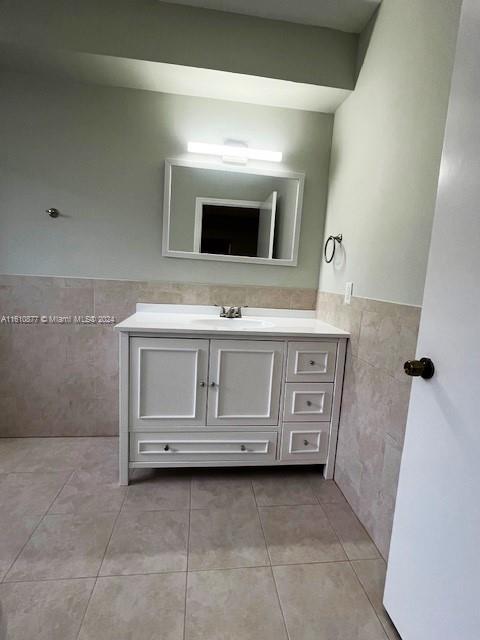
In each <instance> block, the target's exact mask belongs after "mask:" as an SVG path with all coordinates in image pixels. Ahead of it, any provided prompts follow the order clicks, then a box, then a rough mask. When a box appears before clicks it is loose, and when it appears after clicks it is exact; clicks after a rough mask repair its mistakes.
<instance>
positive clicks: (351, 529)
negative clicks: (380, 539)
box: [323, 503, 380, 560]
mask: <svg viewBox="0 0 480 640" xmlns="http://www.w3.org/2000/svg"><path fill="white" fill-rule="evenodd" d="M323 509H324V510H325V512H326V514H327V517H328V519H329V520H330V524H331V525H332V527H333V528H334V529H335V532H336V534H337V536H338V537H339V538H340V542H341V543H342V545H343V548H344V550H345V553H346V554H347V556H348V558H349V559H350V560H364V559H369V558H379V557H380V554H379V553H378V549H377V547H376V546H375V545H374V544H373V542H372V539H371V538H370V536H369V535H368V533H367V532H366V531H365V529H364V528H363V526H362V525H361V523H360V521H359V520H358V518H357V517H356V516H355V514H354V513H353V511H352V510H351V508H350V506H349V505H348V504H346V503H345V504H324V505H323Z"/></svg>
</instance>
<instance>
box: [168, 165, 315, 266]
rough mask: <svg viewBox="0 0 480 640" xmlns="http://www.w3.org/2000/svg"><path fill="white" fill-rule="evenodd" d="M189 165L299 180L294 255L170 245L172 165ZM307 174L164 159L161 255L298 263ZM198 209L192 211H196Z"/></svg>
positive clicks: (193, 258)
mask: <svg viewBox="0 0 480 640" xmlns="http://www.w3.org/2000/svg"><path fill="white" fill-rule="evenodd" d="M173 167H189V168H191V169H209V170H212V171H229V172H232V173H248V174H251V175H258V176H270V177H272V178H290V179H294V180H298V189H297V198H296V203H295V213H294V215H295V221H294V237H293V245H292V255H291V256H290V258H258V257H252V256H226V255H222V254H216V253H195V252H194V251H176V250H174V249H170V243H169V239H170V216H171V203H172V168H173ZM304 185H305V174H304V173H300V172H296V171H281V170H278V169H263V168H253V167H243V166H242V167H238V166H228V165H223V164H222V165H220V164H214V163H210V162H196V161H193V160H176V159H171V158H170V159H167V160H165V186H164V198H163V237H162V255H163V256H165V257H168V258H187V259H191V260H216V261H220V262H244V263H249V264H268V265H276V266H279V267H296V266H297V262H298V245H299V241H300V223H301V218H302V206H303V190H304ZM194 213H195V212H193V214H194Z"/></svg>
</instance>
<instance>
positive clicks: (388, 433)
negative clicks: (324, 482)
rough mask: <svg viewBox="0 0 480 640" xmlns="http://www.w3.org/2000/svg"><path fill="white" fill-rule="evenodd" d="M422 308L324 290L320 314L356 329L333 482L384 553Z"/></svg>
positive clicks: (392, 506)
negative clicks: (408, 371) (347, 298)
mask: <svg viewBox="0 0 480 640" xmlns="http://www.w3.org/2000/svg"><path fill="white" fill-rule="evenodd" d="M420 312H421V309H420V308H419V307H412V306H407V305H401V304H394V303H388V302H380V301H377V300H369V299H366V298H352V303H351V304H350V305H345V304H343V296H341V295H338V294H334V293H325V292H319V293H318V297H317V317H318V318H319V319H321V320H324V321H326V322H330V323H331V324H334V325H335V326H337V327H339V328H341V329H345V330H346V331H350V333H351V336H352V337H351V341H350V344H349V348H348V353H347V366H346V371H345V386H344V395H343V404H342V414H341V418H340V430H339V441H338V451H337V461H336V467H335V481H336V482H337V484H338V485H339V487H340V489H341V490H342V491H343V493H344V494H345V496H346V498H347V500H348V501H349V503H350V505H351V506H352V508H353V510H354V511H355V513H356V514H357V516H358V517H359V519H360V520H361V522H362V523H363V525H364V526H365V527H366V529H367V530H368V532H369V533H370V535H371V536H372V538H373V540H374V541H375V543H376V545H377V546H378V548H379V549H380V551H381V553H382V555H383V556H384V557H385V558H386V557H387V555H388V548H389V544H390V535H391V529H392V522H393V511H394V507H395V498H396V492H397V481H398V473H399V469H400V459H401V454H402V448H403V439H404V435H405V425H406V420H407V411H408V402H409V398H410V388H411V381H410V380H409V379H408V378H407V377H406V376H405V374H404V372H403V363H404V362H405V360H407V359H409V358H413V357H414V356H415V351H416V344H417V336H418V327H419V321H420Z"/></svg>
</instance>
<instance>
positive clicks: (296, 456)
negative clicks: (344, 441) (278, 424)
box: [280, 422, 330, 464]
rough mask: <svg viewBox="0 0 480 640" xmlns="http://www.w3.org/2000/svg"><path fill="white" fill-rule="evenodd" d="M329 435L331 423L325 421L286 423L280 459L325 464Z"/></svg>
mask: <svg viewBox="0 0 480 640" xmlns="http://www.w3.org/2000/svg"><path fill="white" fill-rule="evenodd" d="M329 437H330V425H329V424H328V423H325V422H324V423H321V422H317V423H311V424H307V425H305V423H304V422H300V423H289V424H284V425H283V430H282V446H281V451H280V460H298V462H317V463H319V464H324V463H325V462H326V461H327V453H328V439H329Z"/></svg>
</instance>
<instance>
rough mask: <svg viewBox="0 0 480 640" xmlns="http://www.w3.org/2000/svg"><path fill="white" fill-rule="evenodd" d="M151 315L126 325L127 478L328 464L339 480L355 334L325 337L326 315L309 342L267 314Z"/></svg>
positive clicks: (123, 422)
mask: <svg viewBox="0 0 480 640" xmlns="http://www.w3.org/2000/svg"><path fill="white" fill-rule="evenodd" d="M160 306H161V307H163V306H167V305H160ZM217 313H218V312H217ZM135 315H136V316H141V314H135ZM132 318H135V316H132ZM147 320H148V318H147ZM147 320H145V325H138V324H135V322H134V321H133V320H131V319H127V320H126V321H124V322H123V323H121V324H120V325H119V326H118V328H119V329H120V331H121V332H120V483H121V484H128V473H129V469H131V468H149V467H189V466H191V467H196V466H197V467H198V466H247V465H250V466H255V465H292V464H319V465H324V475H325V477H328V478H331V477H332V476H333V465H334V461H335V452H336V443H337V428H338V421H339V414H340V404H341V394H342V384H343V370H344V361H345V348H346V340H347V336H348V334H346V333H345V332H341V331H340V330H335V329H334V328H333V327H328V325H325V327H328V329H329V330H330V331H329V333H327V335H326V336H324V335H323V333H322V332H321V331H320V329H323V327H324V325H323V324H322V323H319V322H318V321H316V320H312V321H311V322H310V324H307V325H306V329H305V332H306V333H307V336H306V337H305V339H302V335H301V332H300V331H299V327H298V326H297V325H298V324H299V323H300V321H299V320H297V321H296V322H297V325H295V335H294V336H290V335H289V334H288V331H287V330H284V331H285V335H282V329H281V328H280V327H279V328H278V329H277V328H276V327H274V326H273V328H270V324H272V325H273V323H268V322H266V321H260V320H258V321H257V324H255V325H253V324H252V326H254V327H256V329H255V330H250V325H249V324H248V322H252V323H253V320H249V321H247V320H243V321H239V323H237V324H235V322H236V321H235V320H230V321H226V322H227V324H223V323H221V322H218V321H217V324H215V323H213V322H212V329H211V330H210V331H209V330H208V322H206V326H205V327H203V325H202V329H201V330H200V329H198V328H197V325H195V324H194V323H193V321H192V323H191V324H189V323H188V322H187V321H185V320H184V319H182V318H181V319H180V320H179V321H178V323H173V322H172V323H171V325H170V324H169V322H168V321H167V320H165V319H163V320H162V321H159V327H158V329H156V330H155V327H152V322H151V321H150V322H148V321H147ZM242 322H243V324H241V323H242ZM229 323H230V324H229ZM232 323H233V324H232ZM184 325H185V326H184ZM170 326H171V328H170ZM217 326H220V327H221V328H222V329H223V327H225V330H220V329H217ZM244 326H245V330H243V327H244ZM188 327H192V328H191V329H190V330H189V329H188ZM193 327H195V328H193ZM230 327H234V328H236V327H239V329H241V330H237V331H231V333H230V332H229V331H228V329H229V328H230ZM257 327H259V328H257ZM301 327H302V325H301V323H300V328H301ZM307 328H308V331H307ZM313 330H315V334H314V336H312V335H311V333H312V332H313ZM291 331H293V328H292V329H291ZM324 331H325V332H327V329H326V328H325V329H324ZM199 333H200V334H201V335H197V334H199ZM299 333H300V335H298V334H299ZM337 333H338V335H336V334H337ZM252 334H253V335H252ZM317 334H319V335H318V337H317Z"/></svg>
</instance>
